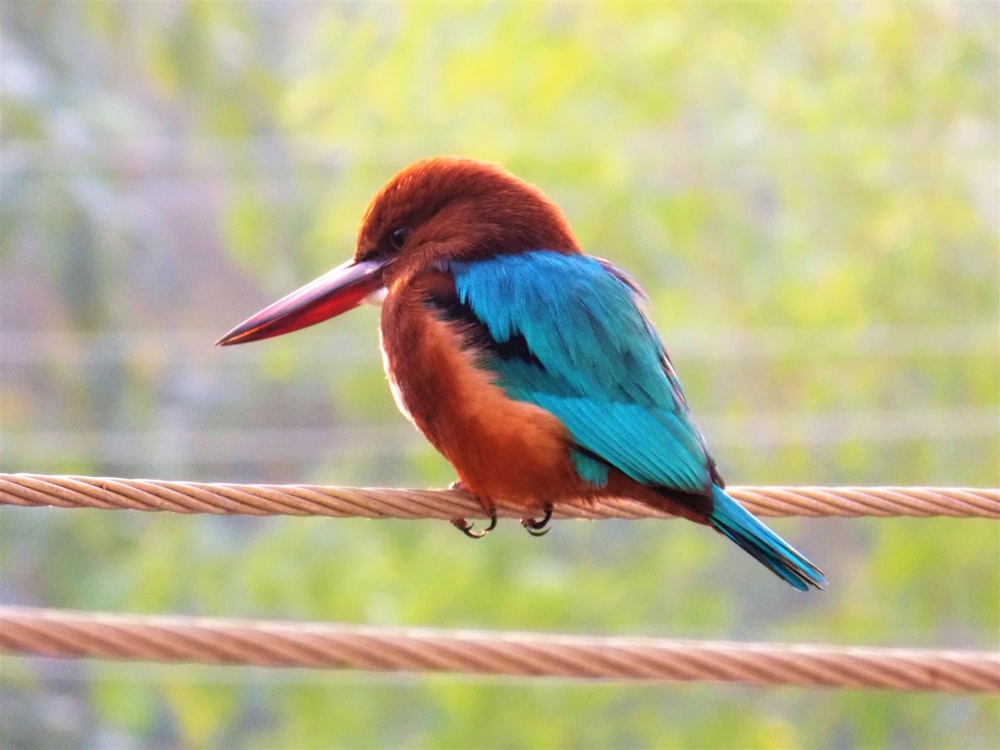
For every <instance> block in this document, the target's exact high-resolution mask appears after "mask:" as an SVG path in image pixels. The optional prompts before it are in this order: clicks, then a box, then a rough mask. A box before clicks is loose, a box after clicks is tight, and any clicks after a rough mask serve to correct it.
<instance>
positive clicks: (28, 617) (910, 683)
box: [0, 607, 1000, 693]
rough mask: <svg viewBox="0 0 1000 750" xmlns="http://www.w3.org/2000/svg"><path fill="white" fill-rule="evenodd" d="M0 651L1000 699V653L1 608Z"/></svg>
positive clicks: (59, 656) (195, 661)
mask: <svg viewBox="0 0 1000 750" xmlns="http://www.w3.org/2000/svg"><path fill="white" fill-rule="evenodd" d="M0 651H3V652H7V653H14V654H22V655H23V654H30V655H36V656H47V657H57V658H105V659H130V660H145V661H159V662H188V663H190V662H194V663H199V664H225V665H235V664H240V665H253V666H264V667H308V668H326V669H360V670H369V671H388V672H458V673H465V674H488V675H508V676H522V677H565V678H577V679H617V680H660V681H690V680H711V681H717V682H743V683H753V684H758V685H795V686H800V687H829V688H832V687H841V688H877V689H889V690H908V691H916V690H934V691H943V692H968V693H998V692H1000V652H977V651H949V650H929V649H899V648H854V647H845V646H826V645H786V644H766V643H734V642H725V641H707V642H691V641H678V640H665V639H654V638H600V637H593V636H566V635H543V634H532V633H490V632H477V631H445V630H431V629H412V628H387V627H363V626H348V625H332V624H326V625H321V624H307V623H289V622H262V621H248V620H232V619H205V618H185V617H156V616H142V615H113V614H103V613H85V612H67V611H60V610H48V609H31V608H19V607H0Z"/></svg>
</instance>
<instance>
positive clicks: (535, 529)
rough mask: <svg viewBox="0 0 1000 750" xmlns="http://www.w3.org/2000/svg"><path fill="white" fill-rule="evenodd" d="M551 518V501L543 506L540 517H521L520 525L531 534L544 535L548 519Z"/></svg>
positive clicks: (547, 530) (546, 530) (546, 532)
mask: <svg viewBox="0 0 1000 750" xmlns="http://www.w3.org/2000/svg"><path fill="white" fill-rule="evenodd" d="M551 520H552V505H551V503H549V504H547V505H546V506H545V515H544V516H542V517H541V518H522V519H521V525H522V526H523V527H524V530H525V531H527V532H528V533H529V534H531V535H532V536H545V535H546V534H548V533H549V528H550V526H549V521H551Z"/></svg>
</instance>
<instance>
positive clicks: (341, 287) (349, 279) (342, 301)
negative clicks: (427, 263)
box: [216, 260, 385, 346]
mask: <svg viewBox="0 0 1000 750" xmlns="http://www.w3.org/2000/svg"><path fill="white" fill-rule="evenodd" d="M384 266H385V262H384V261H381V262H380V261H374V260H362V261H354V260H349V261H347V262H346V263H343V264H341V265H339V266H337V267H336V268H334V269H333V270H332V271H328V272H326V273H325V274H323V275H322V276H320V277H319V278H318V279H316V280H314V281H311V282H309V283H308V284H306V285H305V286H304V287H302V288H301V289H296V290H295V291H294V292H292V293H291V294H287V295H285V296H284V297H282V298H281V299H279V300H278V301H277V302H275V303H274V304H272V305H268V306H267V307H265V308H264V309H263V310H261V311H260V312H259V313H257V314H256V315H252V316H251V317H249V318H247V319H246V320H244V321H243V322H242V323H240V324H239V325H238V326H236V327H235V328H234V329H233V330H231V331H230V332H229V333H227V334H226V335H225V336H223V337H222V338H221V339H219V340H218V341H217V342H216V346H230V345H232V344H243V343H246V342H247V341H259V340H260V339H269V338H271V337H272V336H280V335H281V334H283V333H290V332H292V331H297V330H299V329H300V328H306V327H307V326H311V325H315V324H316V323H321V322H322V321H324V320H327V319H328V318H332V317H334V316H335V315H340V314H341V313H345V312H347V311H348V310H352V309H354V308H355V307H357V306H358V305H360V304H361V303H362V302H363V301H364V299H365V297H367V296H368V295H370V294H374V293H375V292H377V291H378V290H379V289H380V288H381V287H382V269H383V267H384Z"/></svg>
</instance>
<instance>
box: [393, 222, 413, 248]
mask: <svg viewBox="0 0 1000 750" xmlns="http://www.w3.org/2000/svg"><path fill="white" fill-rule="evenodd" d="M409 236H410V228H409V227H396V228H395V229H393V230H392V233H391V234H390V235H389V242H391V243H392V246H393V247H394V248H396V249H397V250H402V249H403V245H405V244H406V240H407V238H408V237H409Z"/></svg>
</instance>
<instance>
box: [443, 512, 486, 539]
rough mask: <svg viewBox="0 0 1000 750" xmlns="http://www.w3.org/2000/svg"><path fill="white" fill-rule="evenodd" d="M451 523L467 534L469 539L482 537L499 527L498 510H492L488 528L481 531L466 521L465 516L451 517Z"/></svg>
mask: <svg viewBox="0 0 1000 750" xmlns="http://www.w3.org/2000/svg"><path fill="white" fill-rule="evenodd" d="M451 525H452V526H454V527H455V528H456V529H458V530H459V531H461V532H462V533H463V534H465V535H466V536H467V537H469V539H482V538H483V537H484V536H486V535H487V534H489V533H490V532H491V531H493V529H495V528H496V527H497V512H496V509H492V510H490V522H489V525H488V526H486V528H484V529H481V530H480V531H474V530H473V528H472V524H471V523H469V522H468V521H466V520H465V519H464V518H453V519H451Z"/></svg>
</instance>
